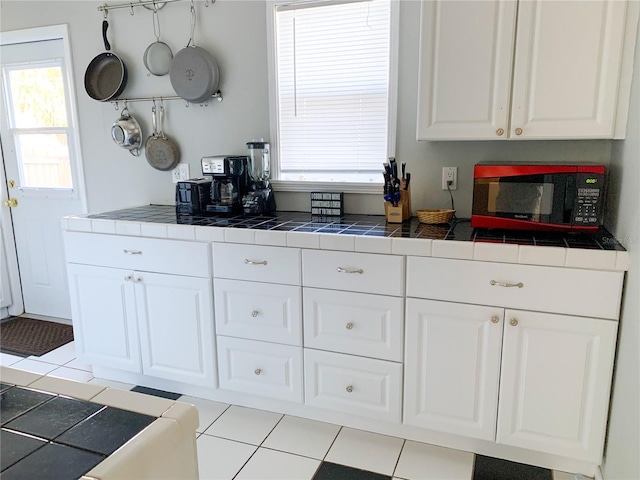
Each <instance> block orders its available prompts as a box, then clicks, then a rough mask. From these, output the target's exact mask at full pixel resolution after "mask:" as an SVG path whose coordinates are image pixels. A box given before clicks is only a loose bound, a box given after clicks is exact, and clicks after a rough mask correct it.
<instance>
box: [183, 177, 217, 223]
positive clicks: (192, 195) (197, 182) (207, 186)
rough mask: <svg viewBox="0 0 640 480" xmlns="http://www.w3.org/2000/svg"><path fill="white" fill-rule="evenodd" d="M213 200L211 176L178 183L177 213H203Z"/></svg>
mask: <svg viewBox="0 0 640 480" xmlns="http://www.w3.org/2000/svg"><path fill="white" fill-rule="evenodd" d="M210 202H211V178H192V179H189V180H183V181H180V182H178V183H176V215H201V214H203V213H205V212H206V207H207V205H208V204H209V203H210Z"/></svg>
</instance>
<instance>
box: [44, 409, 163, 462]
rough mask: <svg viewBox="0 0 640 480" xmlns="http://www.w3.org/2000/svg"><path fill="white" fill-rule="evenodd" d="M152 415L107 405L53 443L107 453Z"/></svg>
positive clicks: (135, 431) (133, 433)
mask: <svg viewBox="0 0 640 480" xmlns="http://www.w3.org/2000/svg"><path fill="white" fill-rule="evenodd" d="M155 419H156V417H151V416H149V415H142V414H141V413H135V412H129V411H127V410H121V409H119V408H113V407H107V408H105V409H104V410H101V411H99V412H98V413H96V414H95V415H93V416H92V417H89V418H87V419H86V420H84V421H82V422H80V423H79V424H77V425H76V426H75V427H73V428H71V429H70V430H67V431H66V432H65V433H63V434H62V435H60V436H59V437H57V438H56V439H55V440H56V442H59V443H63V444H65V445H69V446H72V447H77V448H82V449H84V450H89V451H91V452H96V453H100V454H103V455H111V454H112V453H113V452H115V451H116V450H117V449H118V448H119V447H121V446H122V445H124V444H125V443H126V442H127V441H128V440H129V439H130V438H132V437H133V436H135V435H136V434H138V433H139V432H141V431H142V430H143V429H144V428H145V427H147V426H148V425H149V424H151V423H152V422H153V421H154V420H155Z"/></svg>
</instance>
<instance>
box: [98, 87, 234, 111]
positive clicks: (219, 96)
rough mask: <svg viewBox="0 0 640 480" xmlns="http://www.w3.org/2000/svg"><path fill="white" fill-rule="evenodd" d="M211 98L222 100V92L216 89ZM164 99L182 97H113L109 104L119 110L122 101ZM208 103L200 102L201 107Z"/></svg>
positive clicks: (125, 102)
mask: <svg viewBox="0 0 640 480" xmlns="http://www.w3.org/2000/svg"><path fill="white" fill-rule="evenodd" d="M211 98H215V99H216V100H218V102H221V101H222V93H221V92H220V90H218V91H217V92H216V93H214V94H213V95H212V96H211ZM164 100H184V99H183V98H182V97H179V96H178V95H167V96H155V97H132V98H114V99H113V100H111V104H112V105H113V106H114V108H115V109H116V110H119V109H120V107H119V105H118V104H119V103H124V104H125V106H126V104H127V103H134V102H153V101H164ZM185 103H186V105H185V106H186V107H189V106H190V105H192V104H191V103H189V102H185ZM207 105H208V102H203V103H201V104H200V106H201V107H206V106H207Z"/></svg>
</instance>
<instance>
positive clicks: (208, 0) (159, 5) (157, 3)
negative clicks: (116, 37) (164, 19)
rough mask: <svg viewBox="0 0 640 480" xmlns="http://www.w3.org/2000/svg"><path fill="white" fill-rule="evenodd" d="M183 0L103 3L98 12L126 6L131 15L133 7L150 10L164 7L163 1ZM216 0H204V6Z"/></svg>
mask: <svg viewBox="0 0 640 480" xmlns="http://www.w3.org/2000/svg"><path fill="white" fill-rule="evenodd" d="M182 1H183V0H138V1H137V2H125V3H112V4H111V5H109V4H108V3H104V4H102V5H99V6H98V11H99V12H104V14H105V16H106V15H107V13H109V10H115V9H118V8H128V9H129V10H130V14H131V15H133V14H134V11H133V8H134V7H145V8H147V9H149V6H151V8H150V10H157V9H159V8H162V7H164V4H165V3H173V2H182ZM215 1H216V0H205V2H204V6H205V7H208V6H209V4H210V3H214V2H215Z"/></svg>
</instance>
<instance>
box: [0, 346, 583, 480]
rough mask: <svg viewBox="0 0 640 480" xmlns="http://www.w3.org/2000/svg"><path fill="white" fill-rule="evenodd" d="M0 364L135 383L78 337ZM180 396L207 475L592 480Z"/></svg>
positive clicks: (241, 478)
mask: <svg viewBox="0 0 640 480" xmlns="http://www.w3.org/2000/svg"><path fill="white" fill-rule="evenodd" d="M0 364H1V365H3V366H6V367H9V366H10V367H11V368H16V369H21V370H27V371H31V372H36V373H40V374H44V375H47V376H53V377H61V378H67V379H71V380H76V381H80V382H89V383H98V384H100V385H105V386H109V387H116V388H121V389H123V390H131V389H132V388H135V387H136V386H135V385H130V384H126V383H121V382H113V381H109V380H104V379H100V378H94V377H93V374H92V370H91V366H89V365H84V364H82V363H81V362H79V361H78V360H76V358H75V349H74V344H73V342H71V343H68V344H66V345H64V346H62V347H60V348H58V349H57V350H54V351H52V352H49V353H47V354H45V355H42V356H41V357H26V358H24V357H19V356H16V355H10V354H7V353H0ZM138 390H140V388H138ZM143 391H144V390H143ZM147 393H151V394H153V390H149V391H148V392H147ZM180 400H181V401H185V402H189V403H192V404H193V405H195V406H196V407H197V408H198V411H199V414H200V426H199V428H198V429H197V435H198V437H197V446H198V462H199V468H200V478H201V479H203V480H205V479H228V480H232V479H233V480H270V479H273V480H287V479H291V480H312V479H313V480H392V479H393V480H570V479H584V480H587V479H586V477H582V476H579V475H578V476H574V475H569V474H567V473H563V472H551V471H550V470H547V469H543V468H538V467H530V466H527V465H521V464H517V463H513V462H507V461H504V460H497V459H492V458H488V457H483V456H480V455H474V454H472V453H468V452H462V451H458V450H452V449H448V448H443V447H438V446H434V445H428V444H425V443H420V442H414V441H410V440H404V439H401V438H396V437H390V436H386V435H379V434H376V433H370V432H365V431H362V430H355V429H352V428H348V427H341V426H339V425H333V424H329V423H323V422H317V421H313V420H308V419H304V418H300V417H294V416H290V415H281V414H279V413H273V412H267V411H263V410H255V409H251V408H245V407H240V406H236V405H227V404H224V403H219V402H213V401H210V400H204V399H201V398H196V397H190V396H186V395H184V396H181V397H180Z"/></svg>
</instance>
